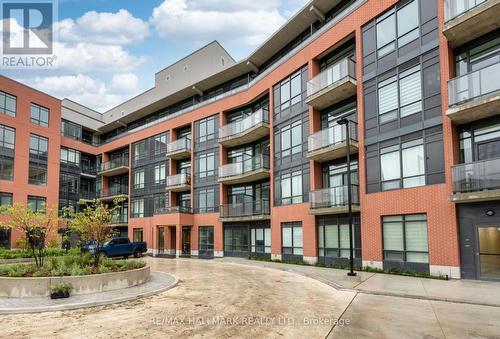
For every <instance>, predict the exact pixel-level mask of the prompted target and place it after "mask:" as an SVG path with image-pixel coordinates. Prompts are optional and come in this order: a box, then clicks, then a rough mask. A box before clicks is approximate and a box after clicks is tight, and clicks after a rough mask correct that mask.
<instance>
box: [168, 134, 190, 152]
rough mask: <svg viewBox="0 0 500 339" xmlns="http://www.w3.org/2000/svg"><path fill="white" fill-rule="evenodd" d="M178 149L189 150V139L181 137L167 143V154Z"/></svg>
mask: <svg viewBox="0 0 500 339" xmlns="http://www.w3.org/2000/svg"><path fill="white" fill-rule="evenodd" d="M178 151H191V140H189V139H188V138H181V139H177V140H174V141H172V142H169V143H168V144H167V155H168V154H170V153H175V152H178Z"/></svg>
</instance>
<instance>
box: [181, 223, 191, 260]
mask: <svg viewBox="0 0 500 339" xmlns="http://www.w3.org/2000/svg"><path fill="white" fill-rule="evenodd" d="M182 255H191V227H190V226H182Z"/></svg>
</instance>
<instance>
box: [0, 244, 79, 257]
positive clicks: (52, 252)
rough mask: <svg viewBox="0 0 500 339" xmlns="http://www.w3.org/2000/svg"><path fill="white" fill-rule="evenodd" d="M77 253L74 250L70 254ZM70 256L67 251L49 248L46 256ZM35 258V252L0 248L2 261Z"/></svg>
mask: <svg viewBox="0 0 500 339" xmlns="http://www.w3.org/2000/svg"><path fill="white" fill-rule="evenodd" d="M75 253H76V252H75V251H74V250H71V251H70V252H69V254H75ZM66 254H68V253H67V252H66V250H64V249H62V248H56V247H54V248H51V247H49V248H47V249H46V254H45V255H46V256H47V257H57V256H62V255H66ZM29 258H33V252H31V251H30V250H21V249H19V250H18V249H13V250H8V249H3V248H0V260H2V259H29Z"/></svg>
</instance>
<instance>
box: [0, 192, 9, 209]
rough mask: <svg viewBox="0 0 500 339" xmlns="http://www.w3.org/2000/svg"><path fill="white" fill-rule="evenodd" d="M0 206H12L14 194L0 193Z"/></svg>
mask: <svg viewBox="0 0 500 339" xmlns="http://www.w3.org/2000/svg"><path fill="white" fill-rule="evenodd" d="M0 206H12V193H3V192H0Z"/></svg>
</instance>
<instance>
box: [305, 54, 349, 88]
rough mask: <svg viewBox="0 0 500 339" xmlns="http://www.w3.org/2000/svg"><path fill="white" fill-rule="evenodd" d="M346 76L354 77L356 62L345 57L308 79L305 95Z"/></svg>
mask: <svg viewBox="0 0 500 339" xmlns="http://www.w3.org/2000/svg"><path fill="white" fill-rule="evenodd" d="M348 76H349V77H351V78H354V79H356V62H355V61H354V60H352V59H349V58H345V59H343V60H341V61H339V62H338V63H336V64H334V65H332V66H330V67H328V68H327V69H325V70H324V71H323V72H321V73H319V74H318V75H316V76H315V77H314V78H312V79H311V80H309V81H308V82H307V96H308V97H309V96H311V95H313V94H315V93H317V92H319V91H321V90H322V89H324V88H327V87H328V86H330V85H332V84H334V83H336V82H337V81H339V80H341V79H343V78H345V77H348Z"/></svg>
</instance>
